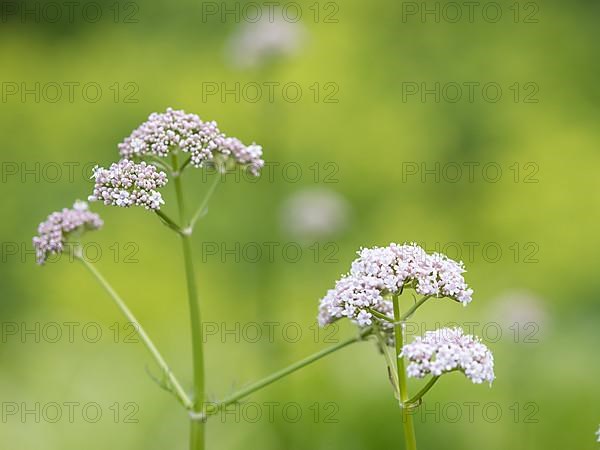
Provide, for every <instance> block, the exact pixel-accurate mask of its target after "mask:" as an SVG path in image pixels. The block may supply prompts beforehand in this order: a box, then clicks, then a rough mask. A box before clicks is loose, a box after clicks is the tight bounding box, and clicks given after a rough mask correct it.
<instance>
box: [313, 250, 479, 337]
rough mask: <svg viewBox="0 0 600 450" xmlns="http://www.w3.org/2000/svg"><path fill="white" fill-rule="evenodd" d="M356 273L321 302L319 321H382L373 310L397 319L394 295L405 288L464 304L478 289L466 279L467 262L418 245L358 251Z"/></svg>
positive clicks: (368, 323) (365, 322)
mask: <svg viewBox="0 0 600 450" xmlns="http://www.w3.org/2000/svg"><path fill="white" fill-rule="evenodd" d="M358 255H359V257H358V258H357V259H356V260H354V262H353V263H352V267H351V269H350V273H349V274H347V275H344V276H342V278H341V279H340V280H338V281H337V282H336V285H335V288H334V289H330V290H329V291H328V292H327V295H325V297H323V299H322V300H321V304H320V307H319V317H318V320H319V324H320V325H321V326H324V325H326V324H328V323H332V322H334V321H335V320H337V319H340V318H342V317H347V318H349V319H351V320H352V321H354V322H355V323H357V324H358V325H359V326H361V327H364V326H368V325H371V324H372V322H373V320H377V321H380V322H381V325H382V326H383V327H386V326H387V325H386V323H385V322H383V321H381V319H377V318H376V317H374V315H373V314H372V313H371V312H370V311H369V310H374V311H377V312H379V313H382V314H385V315H386V316H388V317H390V318H393V311H392V302H391V301H390V300H389V299H388V297H389V296H390V295H397V294H399V293H400V292H401V291H402V290H403V288H404V287H405V286H411V287H414V288H415V291H416V292H417V293H418V294H421V295H427V296H434V297H449V298H451V299H454V300H456V301H458V302H461V303H462V304H463V305H467V304H468V303H470V302H471V300H472V294H473V290H472V289H470V288H469V287H468V286H467V284H466V282H465V279H464V277H463V275H462V274H463V273H464V272H465V269H464V266H463V264H462V263H459V262H456V261H454V260H452V259H450V258H448V257H447V256H445V255H442V254H440V253H433V254H428V253H427V252H426V251H425V250H424V249H423V248H421V247H420V246H418V245H416V244H404V245H398V244H394V243H392V244H390V245H389V246H387V247H374V248H364V249H361V250H360V251H359V252H358Z"/></svg>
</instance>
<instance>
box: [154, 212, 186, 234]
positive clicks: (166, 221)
mask: <svg viewBox="0 0 600 450" xmlns="http://www.w3.org/2000/svg"><path fill="white" fill-rule="evenodd" d="M154 212H155V213H156V215H157V216H158V217H160V219H161V221H162V222H163V223H164V224H165V225H166V226H168V227H169V228H170V229H172V230H173V231H175V232H176V233H177V234H181V233H182V231H181V228H179V225H177V224H176V223H175V222H174V221H173V220H172V219H171V218H170V217H169V216H167V215H166V214H165V213H163V212H162V211H161V210H160V209H155V210H154Z"/></svg>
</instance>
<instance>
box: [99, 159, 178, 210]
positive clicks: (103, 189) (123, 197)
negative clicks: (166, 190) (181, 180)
mask: <svg viewBox="0 0 600 450" xmlns="http://www.w3.org/2000/svg"><path fill="white" fill-rule="evenodd" d="M92 178H94V180H95V181H96V183H95V186H94V192H93V194H92V195H90V196H89V198H88V200H90V201H97V200H98V201H101V202H104V204H105V205H113V206H121V207H123V208H128V207H130V206H133V205H136V206H143V207H144V208H146V209H160V205H162V204H164V203H165V202H164V200H163V198H162V195H161V194H160V192H158V191H157V190H156V189H158V188H161V187H163V186H165V185H166V184H167V174H166V173H164V172H160V171H158V170H157V169H156V167H154V166H153V165H151V164H147V163H146V162H144V161H142V162H141V163H139V164H136V163H134V162H133V161H130V160H128V159H122V160H121V161H119V162H117V163H113V164H112V165H111V166H110V168H109V169H104V168H102V167H96V168H94V174H93V175H92Z"/></svg>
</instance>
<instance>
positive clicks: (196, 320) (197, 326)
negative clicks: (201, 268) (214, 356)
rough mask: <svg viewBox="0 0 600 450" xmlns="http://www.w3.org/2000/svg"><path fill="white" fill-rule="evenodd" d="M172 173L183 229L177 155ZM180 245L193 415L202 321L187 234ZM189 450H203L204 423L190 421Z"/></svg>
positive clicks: (198, 401) (200, 390) (200, 385)
mask: <svg viewBox="0 0 600 450" xmlns="http://www.w3.org/2000/svg"><path fill="white" fill-rule="evenodd" d="M172 155H173V156H172V158H173V171H174V172H176V173H177V172H178V173H179V174H178V175H177V176H175V177H174V184H175V193H176V196H177V206H178V208H179V222H180V223H181V224H182V226H184V227H185V228H186V229H189V227H187V226H186V212H185V203H184V198H183V186H182V184H181V170H180V168H179V166H178V161H177V153H173V154H172ZM180 236H181V244H182V247H183V260H184V265H185V275H186V280H187V291H188V303H189V308H190V322H191V328H192V360H193V368H194V399H193V411H194V413H197V412H199V411H202V410H203V409H204V400H205V393H204V348H203V344H202V318H201V315H200V302H199V298H198V290H197V288H196V279H195V274H194V260H193V257H192V245H191V239H190V234H189V233H180ZM190 449H191V450H203V449H204V421H202V420H194V419H192V421H191V431H190Z"/></svg>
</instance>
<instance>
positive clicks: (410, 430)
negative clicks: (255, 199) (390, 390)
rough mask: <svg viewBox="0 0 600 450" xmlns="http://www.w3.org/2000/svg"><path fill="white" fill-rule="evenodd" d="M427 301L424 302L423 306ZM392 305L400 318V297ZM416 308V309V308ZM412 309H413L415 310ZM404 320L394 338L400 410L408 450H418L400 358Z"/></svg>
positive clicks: (396, 324) (404, 370) (401, 321)
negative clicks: (407, 405) (407, 406)
mask: <svg viewBox="0 0 600 450" xmlns="http://www.w3.org/2000/svg"><path fill="white" fill-rule="evenodd" d="M424 302H425V301H424V300H423V301H422V303H421V304H423V303H424ZM392 303H393V305H394V317H398V318H400V302H399V300H398V295H393V296H392ZM421 304H419V303H416V304H415V305H414V306H413V308H414V310H416V308H418V307H419V306H420V305H421ZM415 307H416V308H415ZM413 308H411V309H413ZM413 312H414V311H410V310H409V311H408V313H407V315H406V316H407V317H408V316H409V315H410V314H412V313H413ZM404 320H405V318H402V320H400V319H399V320H398V321H397V322H396V323H395V324H394V337H395V340H394V341H395V345H396V369H397V374H398V389H399V395H400V410H401V413H402V424H403V427H404V440H405V442H406V449H407V450H416V448H417V439H416V436H415V425H414V421H413V416H412V412H411V411H410V410H409V409H408V408H406V407H405V406H406V404H407V401H408V388H407V385H406V369H405V367H404V358H403V357H401V356H399V355H400V353H402V347H403V345H404V329H403V328H404V323H403V321H404Z"/></svg>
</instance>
